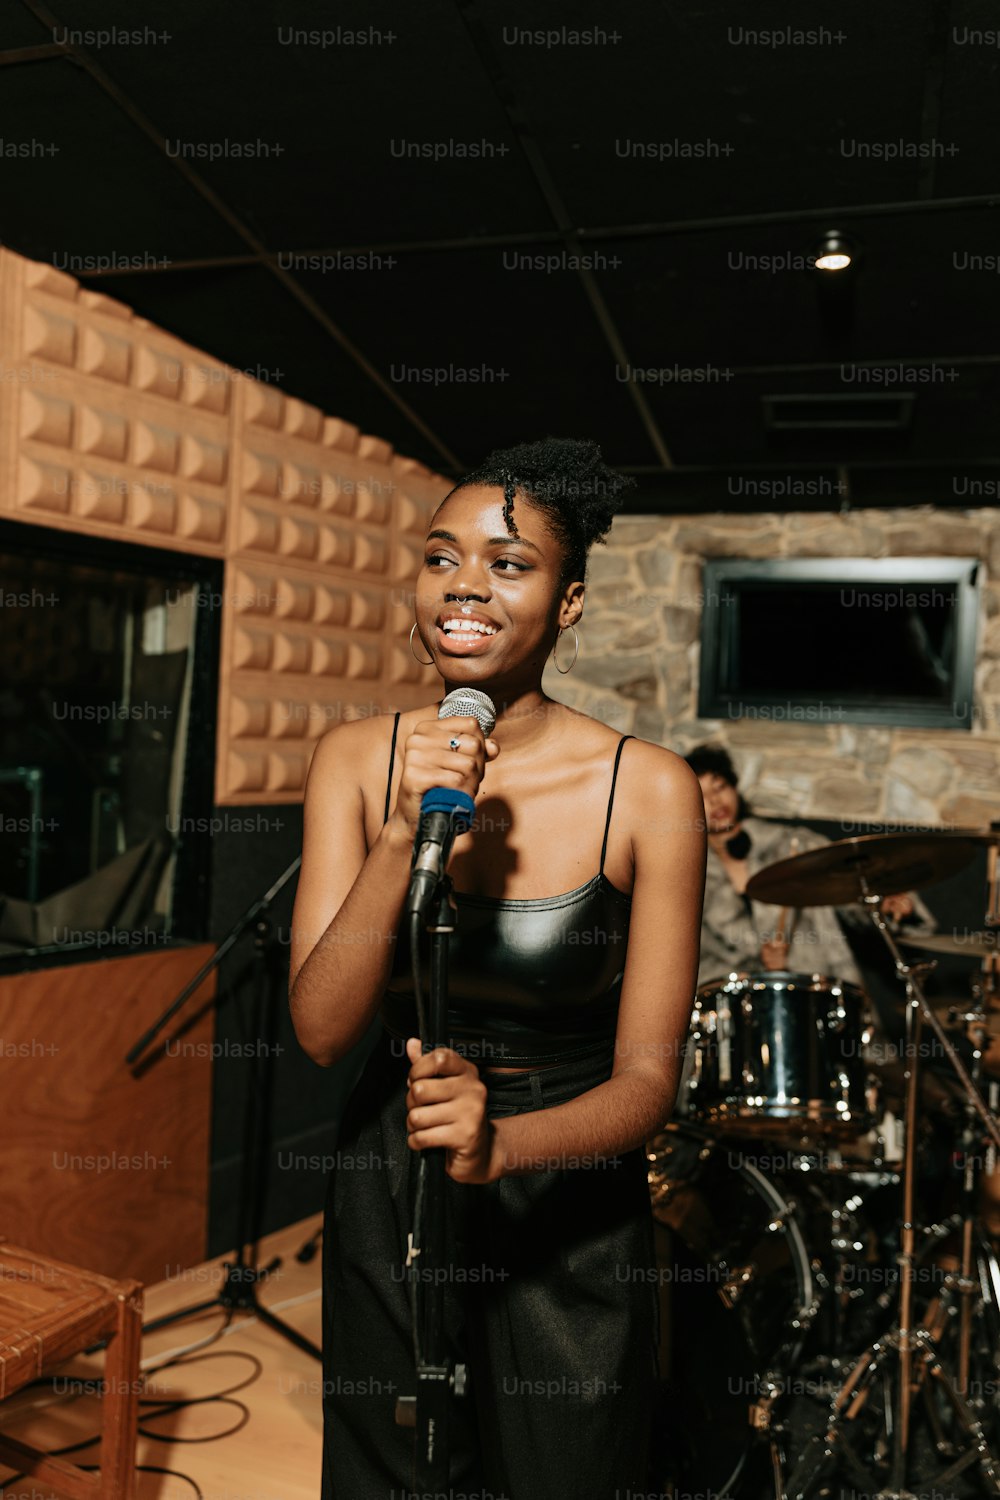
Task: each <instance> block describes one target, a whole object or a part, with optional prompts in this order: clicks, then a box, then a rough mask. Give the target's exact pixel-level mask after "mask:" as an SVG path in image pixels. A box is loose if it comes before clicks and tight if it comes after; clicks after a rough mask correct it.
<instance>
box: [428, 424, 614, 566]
mask: <svg viewBox="0 0 1000 1500" xmlns="http://www.w3.org/2000/svg"><path fill="white" fill-rule="evenodd" d="M473 484H489V485H497V486H498V487H499V488H500V489H502V490H503V495H504V508H503V518H504V523H505V524H506V527H507V530H508V532H509V533H510V535H511V536H517V535H518V534H519V533H518V530H517V526H516V524H515V521H514V496H515V495H516V494H517V493H518V491H520V492H521V494H522V495H523V497H524V498H525V499H526V500H528V501H530V502H531V504H532V505H536V506H538V508H539V509H540V510H542V511H544V513H545V516H546V519H547V520H548V522H549V524H550V526H551V528H552V531H553V533H554V535H555V536H556V537H557V538H558V540H559V541H560V542H561V543H562V547H563V566H562V571H561V573H560V575H559V588H560V590H562V589H564V588H565V587H566V585H567V584H568V583H571V582H573V580H574V579H580V580H581V581H582V582H586V575H587V553H588V552H589V551H590V549H591V547H592V546H593V544H594V543H595V542H601V543H603V542H604V538H605V536H606V534H607V532H608V531H610V529H611V522H612V521H613V520H614V517H615V513H616V511H618V510H619V509H620V508H621V503H622V500H621V497H622V496H623V495H624V494H625V493H626V492H627V491H628V490H630V489H634V487H635V480H634V479H632V478H630V477H628V476H627V475H625V474H617V473H616V472H615V470H614V469H609V468H608V466H607V464H606V463H605V462H604V460H603V458H602V457H601V450H600V448H599V447H598V445H597V444H596V443H592V442H585V441H582V440H578V439H575V438H554V437H547V438H542V439H541V441H540V442H537V443H517V444H516V445H515V446H514V447H513V448H497V449H496V450H495V451H494V452H493V453H491V454H490V455H489V457H488V458H487V459H485V460H484V462H483V463H481V464H480V465H479V467H478V468H476V469H473V470H472V472H471V473H470V474H466V475H464V476H463V478H461V479H460V480H459V481H458V483H457V484H456V485H455V487H454V489H453V490H451V491H450V492H449V493H450V494H452V495H453V494H455V491H456V490H463V489H467V488H468V487H469V486H470V485H473ZM445 498H447V496H446V497H445Z"/></svg>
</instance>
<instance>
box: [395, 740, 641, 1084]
mask: <svg viewBox="0 0 1000 1500" xmlns="http://www.w3.org/2000/svg"><path fill="white" fill-rule="evenodd" d="M398 729H399V714H398V713H397V714H396V719H395V723H394V725H393V731H392V748H391V750H390V752H389V779H388V782H387V785H386V793H385V819H386V820H387V819H388V817H389V797H390V791H391V786H392V768H393V761H394V758H395V753H396V734H397V731H398ZM632 738H633V736H632V735H628V734H626V735H622V737H621V739H620V741H619V743H618V751H617V754H616V755H615V766H614V772H613V774H612V778H611V793H610V796H609V797H608V812H607V818H606V820H605V824H604V843H603V845H602V846H601V867H600V870H599V871H598V873H597V874H596V875H594V876H592V877H591V879H590V880H588V881H587V882H586V884H585V885H581V886H578V887H577V888H576V890H573V891H566V892H564V893H563V894H562V895H559V896H542V897H538V898H536V899H532V900H504V899H503V898H501V897H496V896H473V895H467V894H465V893H464V892H462V891H455V892H454V897H455V903H456V906H457V908H458V913H457V917H456V921H455V930H454V931H453V932H451V933H450V934H449V938H448V1031H449V1039H450V1042H451V1045H452V1046H454V1048H455V1050H456V1051H458V1052H461V1053H462V1054H463V1055H464V1056H466V1057H468V1058H470V1059H472V1060H473V1061H476V1062H481V1063H483V1064H485V1065H486V1066H489V1065H491V1064H492V1065H493V1066H495V1067H507V1066H511V1067H516V1066H518V1065H520V1064H530V1063H545V1062H551V1063H555V1062H562V1061H564V1060H566V1059H568V1058H570V1057H575V1056H583V1055H587V1054H590V1053H597V1052H601V1051H609V1050H610V1049H611V1047H612V1046H613V1043H614V1037H615V1030H616V1027H617V1022H618V1001H619V997H620V994H621V986H622V980H623V978H624V974H625V955H626V951H627V948H628V928H629V916H630V912H631V905H632V898H631V896H626V895H625V893H624V892H623V891H620V890H618V888H617V887H616V886H613V885H612V884H611V882H610V881H609V880H608V878H607V877H606V875H605V874H604V858H605V855H606V853H607V848H608V830H609V828H610V827H611V806H612V803H613V801H614V795H615V781H616V780H617V777H618V762H619V761H620V759H621V753H622V746H623V745H624V743H625V741H626V740H628V739H632ZM408 925H409V924H408V922H407V920H405V919H404V920H402V921H401V922H400V925H399V928H398V931H397V934H396V943H395V946H394V950H393V963H392V970H391V973H390V976H389V982H388V985H387V987H386V990H385V994H384V996H383V999H382V1007H381V1011H380V1015H381V1019H382V1024H383V1026H384V1027H385V1029H386V1030H387V1031H388V1032H389V1033H390V1034H391V1035H393V1036H394V1037H397V1038H405V1037H411V1036H418V1035H419V1027H418V1023H417V1011H416V1004H415V1002H414V997H413V978H412V971H411V968H410V941H409V930H408ZM424 940H425V941H424V943H423V944H422V946H421V955H420V956H421V968H420V978H421V984H422V987H423V992H424V997H425V1003H426V999H427V996H428V995H429V981H430V935H429V934H427V933H425V934H424Z"/></svg>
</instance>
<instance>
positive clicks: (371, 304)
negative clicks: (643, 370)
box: [299, 245, 655, 463]
mask: <svg viewBox="0 0 1000 1500" xmlns="http://www.w3.org/2000/svg"><path fill="white" fill-rule="evenodd" d="M552 256H555V257H556V262H557V263H556V265H555V266H553V265H552V262H551V259H550V258H551V257H552ZM525 257H527V258H528V260H529V262H530V268H527V269H526V268H525V266H524V258H525ZM392 259H393V260H394V264H393V265H392V266H389V265H387V264H383V265H382V266H381V268H380V269H374V270H370V271H354V270H346V271H339V270H331V271H330V272H329V273H315V272H314V273H308V272H307V273H304V274H302V275H300V276H299V280H301V282H302V284H303V285H304V286H305V287H306V289H307V290H308V291H309V293H310V295H312V296H313V297H315V299H316V301H317V302H318V303H320V304H321V305H322V306H323V307H324V308H325V309H326V311H327V312H328V313H329V314H330V316H331V317H332V318H333V319H334V321H335V322H337V323H338V324H339V325H340V326H341V327H342V328H343V329H344V330H345V332H347V333H348V334H349V335H350V337H351V338H352V339H354V340H355V341H356V342H357V343H359V344H360V345H361V346H362V347H363V348H364V350H365V353H366V354H367V356H368V358H369V359H371V360H372V362H373V363H374V364H375V365H377V366H378V367H379V369H381V370H382V372H383V373H384V374H385V375H386V376H387V377H388V378H389V379H390V380H391V381H392V382H393V383H394V384H395V385H397V387H398V389H399V390H400V391H401V392H402V394H403V395H404V396H405V397H406V398H407V399H408V400H412V401H413V402H414V403H415V404H419V406H420V409H421V411H422V412H424V413H425V415H426V416H427V420H428V421H430V422H431V424H432V425H433V426H435V427H436V428H438V429H439V430H443V431H445V432H446V434H447V437H448V441H449V444H450V446H451V447H452V448H453V449H454V450H455V451H456V452H457V453H459V454H461V455H462V456H463V457H465V458H467V459H469V460H475V459H477V458H478V457H480V456H481V455H482V453H483V452H485V451H486V449H488V448H491V447H494V446H496V445H497V444H506V443H509V442H516V441H524V440H525V439H527V438H531V437H535V436H542V435H544V434H545V433H547V432H550V431H551V432H555V433H560V434H564V435H567V436H573V435H580V436H590V437H594V438H595V439H598V440H599V441H600V442H601V443H602V445H603V449H604V453H605V457H606V458H607V459H608V461H609V462H611V463H620V462H626V461H631V460H632V459H633V456H634V455H635V454H636V453H637V452H638V453H640V454H641V455H642V457H643V460H649V459H653V458H655V450H654V449H653V448H652V447H651V446H650V444H649V440H648V439H647V438H646V435H645V433H644V432H643V429H642V427H641V423H640V420H639V418H638V416H637V414H636V411H635V407H634V405H633V403H632V400H631V398H630V396H629V394H628V392H627V390H625V389H624V387H623V386H622V385H621V384H616V383H615V381H614V380H613V378H609V377H610V372H611V370H612V367H613V359H612V357H611V354H610V352H609V350H608V347H607V343H606V341H605V339H604V336H603V334H602V333H601V330H600V328H599V326H598V323H597V321H596V319H595V317H594V314H593V312H592V310H591V307H590V305H589V303H588V301H587V299H586V297H585V295H584V292H583V290H582V289H581V286H580V283H579V278H578V277H577V275H576V274H575V272H574V271H573V270H572V269H567V268H566V267H567V266H569V265H571V264H572V260H571V259H566V260H565V261H564V259H563V257H562V256H561V255H560V253H559V252H558V251H553V249H552V247H551V246H542V245H534V246H530V245H529V246H524V247H519V249H518V252H516V253H515V252H513V251H510V250H504V249H501V248H497V249H486V248H480V249H478V250H475V251H462V252H460V253H459V252H455V253H438V254H434V253H430V252H427V253H416V252H415V253H410V254H407V255H401V256H396V257H392Z"/></svg>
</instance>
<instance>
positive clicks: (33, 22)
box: [0, 5, 52, 66]
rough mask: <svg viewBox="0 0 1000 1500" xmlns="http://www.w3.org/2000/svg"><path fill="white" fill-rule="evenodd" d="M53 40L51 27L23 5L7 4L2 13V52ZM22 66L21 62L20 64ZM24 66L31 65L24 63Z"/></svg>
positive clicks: (0, 28)
mask: <svg viewBox="0 0 1000 1500" xmlns="http://www.w3.org/2000/svg"><path fill="white" fill-rule="evenodd" d="M51 40H52V34H51V32H50V30H49V28H48V27H47V26H46V25H45V24H44V22H42V21H40V20H39V19H38V17H37V16H34V15H32V13H31V11H30V10H28V9H27V8H26V7H25V6H23V5H5V6H4V7H3V12H2V14H0V52H9V51H14V50H15V49H16V48H18V47H38V46H44V45H45V43H46V42H50V41H51ZM18 66H21V64H18ZM24 66H30V65H29V64H24Z"/></svg>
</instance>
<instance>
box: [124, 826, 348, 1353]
mask: <svg viewBox="0 0 1000 1500" xmlns="http://www.w3.org/2000/svg"><path fill="white" fill-rule="evenodd" d="M301 863H302V859H301V856H299V857H297V858H296V859H293V860H292V862H291V864H290V865H288V866H287V868H286V869H285V870H284V871H283V872H282V874H281V875H279V876H278V879H277V880H276V881H275V882H274V884H273V885H272V886H271V887H270V889H269V890H267V891H265V892H264V894H263V895H262V896H258V897H257V899H256V900H255V901H253V902H252V903H251V904H250V906H248V907H247V909H246V911H245V912H244V913H243V915H242V916H241V917H239V918H238V919H237V921H236V922H235V923H234V924H233V927H232V929H231V930H230V932H229V934H228V936H227V937H226V938H225V939H224V940H223V941H222V942H221V943H220V944H219V946H218V948H216V950H215V952H214V953H213V954H212V955H211V957H210V958H209V959H208V960H207V961H206V962H205V963H204V964H202V966H201V968H200V969H199V970H198V972H197V974H195V975H194V977H193V978H192V979H190V980H189V981H188V983H187V984H186V985H185V986H184V988H183V989H182V990H181V992H180V994H179V995H178V996H177V997H176V998H175V999H174V1000H172V1001H171V1002H170V1004H169V1005H168V1006H167V1008H166V1010H165V1011H164V1012H163V1014H162V1015H161V1016H160V1017H159V1018H158V1019H157V1020H156V1021H154V1023H153V1025H152V1026H150V1028H149V1029H148V1031H146V1032H145V1033H144V1034H143V1036H141V1037H140V1038H139V1040H138V1041H137V1042H136V1043H135V1044H134V1045H133V1046H132V1047H130V1048H129V1050H128V1052H127V1053H126V1058H125V1060H126V1062H127V1063H128V1064H129V1065H130V1066H134V1065H135V1064H136V1063H137V1062H139V1060H140V1058H141V1059H142V1062H143V1064H146V1063H148V1061H149V1054H148V1052H147V1049H148V1047H149V1045H150V1043H151V1042H152V1041H153V1040H154V1038H155V1037H156V1036H157V1035H158V1034H159V1033H160V1032H161V1031H162V1030H163V1028H164V1026H166V1024H167V1022H168V1021H170V1020H171V1019H172V1018H173V1016H174V1015H176V1013H177V1012H178V1011H179V1010H180V1008H181V1006H182V1005H184V1004H185V1002H186V1001H187V999H188V997H189V996H190V995H192V994H193V993H194V992H195V990H197V988H198V986H199V985H200V984H201V982H202V980H203V979H204V978H205V976H206V975H207V974H210V973H211V971H212V970H213V969H215V968H217V967H218V965H219V963H220V962H221V961H222V959H223V958H224V957H225V955H226V954H227V953H228V952H229V951H230V949H231V948H232V947H234V945H235V944H236V943H237V941H238V940H239V939H240V937H241V936H242V934H243V933H244V932H245V931H246V930H247V928H248V927H249V926H250V924H251V923H253V929H254V954H255V956H256V960H257V962H256V983H255V986H254V990H255V993H254V1001H253V1026H254V1030H255V1032H256V1034H257V1036H258V1038H259V1039H260V1040H261V1041H262V1042H264V1043H265V1046H266V1048H267V1050H266V1052H265V1054H264V1055H263V1057H262V1056H261V1053H260V1052H259V1051H255V1053H254V1057H253V1067H252V1069H251V1076H250V1080H249V1087H248V1092H247V1096H246V1100H245V1104H244V1114H243V1130H244V1139H243V1149H242V1153H241V1155H242V1177H241V1182H240V1187H239V1195H238V1198H237V1205H236V1207H237V1244H238V1248H237V1250H236V1255H235V1258H234V1259H233V1260H232V1261H228V1260H227V1261H224V1262H223V1270H224V1271H225V1279H224V1281H223V1284H222V1286H221V1288H220V1290H219V1293H218V1295H217V1296H214V1297H208V1298H206V1299H204V1300H203V1301H200V1302H195V1303H193V1304H191V1305H189V1306H186V1307H181V1308H178V1310H177V1311H176V1312H172V1313H165V1314H164V1315H163V1316H162V1317H159V1318H154V1319H152V1321H151V1322H148V1323H144V1324H143V1331H144V1332H146V1333H148V1332H150V1331H151V1330H152V1329H154V1328H164V1327H166V1326H167V1325H168V1324H171V1323H176V1322H178V1321H180V1320H181V1319H182V1318H191V1317H196V1316H197V1315H198V1314H199V1313H202V1312H207V1311H209V1310H210V1309H212V1308H221V1309H222V1310H224V1311H225V1312H226V1313H228V1315H229V1316H230V1317H232V1315H233V1313H234V1311H236V1310H237V1309H239V1310H240V1311H243V1312H248V1313H252V1314H253V1315H254V1316H256V1317H257V1318H259V1319H260V1321H261V1322H262V1323H265V1324H266V1325H267V1326H268V1327H269V1328H272V1329H274V1331H275V1332H276V1333H280V1334H281V1335H282V1337H283V1338H285V1339H287V1340H288V1341H289V1343H292V1344H294V1345H295V1346H296V1347H297V1348H299V1349H301V1350H303V1351H304V1352H305V1353H306V1354H311V1355H312V1357H313V1358H314V1359H317V1360H318V1359H321V1358H322V1353H321V1350H320V1347H319V1345H318V1344H315V1343H314V1342H313V1341H312V1339H309V1338H307V1337H306V1336H305V1334H303V1333H300V1332H299V1330H298V1329H297V1328H293V1327H292V1326H291V1324H289V1323H286V1322H285V1321H284V1320H283V1319H282V1318H279V1317H278V1316H277V1314H276V1313H273V1312H272V1311H271V1310H270V1308H268V1307H265V1306H264V1305H263V1303H262V1302H260V1301H259V1300H258V1298H257V1287H258V1285H260V1284H261V1283H262V1282H265V1281H266V1279H267V1277H269V1276H271V1275H273V1274H274V1272H275V1271H277V1270H278V1268H279V1267H280V1265H281V1257H280V1256H277V1255H276V1256H274V1257H273V1259H272V1260H271V1261H270V1262H269V1263H268V1264H267V1265H266V1266H261V1265H259V1264H258V1246H259V1242H260V1215H261V1206H262V1192H263V1183H264V1164H265V1158H266V1154H267V1142H268V1134H269V1126H270V1109H271V1095H272V1083H273V1078H272V1070H271V1065H270V1059H271V1056H272V1053H271V1050H270V1048H271V1046H272V1045H273V1039H274V1037H275V1036H276V1034H277V1009H276V1005H275V998H276V994H277V988H278V981H279V979H280V977H281V972H282V956H281V950H280V947H279V945H278V944H277V943H276V942H275V937H274V930H273V922H272V915H271V904H272V902H273V901H274V898H275V897H276V896H277V895H278V893H279V891H281V890H282V889H283V887H284V886H285V885H287V883H288V881H289V880H291V878H292V876H293V875H294V874H295V872H296V871H297V870H298V868H299V866H300V865H301ZM217 1003H218V1001H216V1004H217ZM144 1054H145V1055H144Z"/></svg>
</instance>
